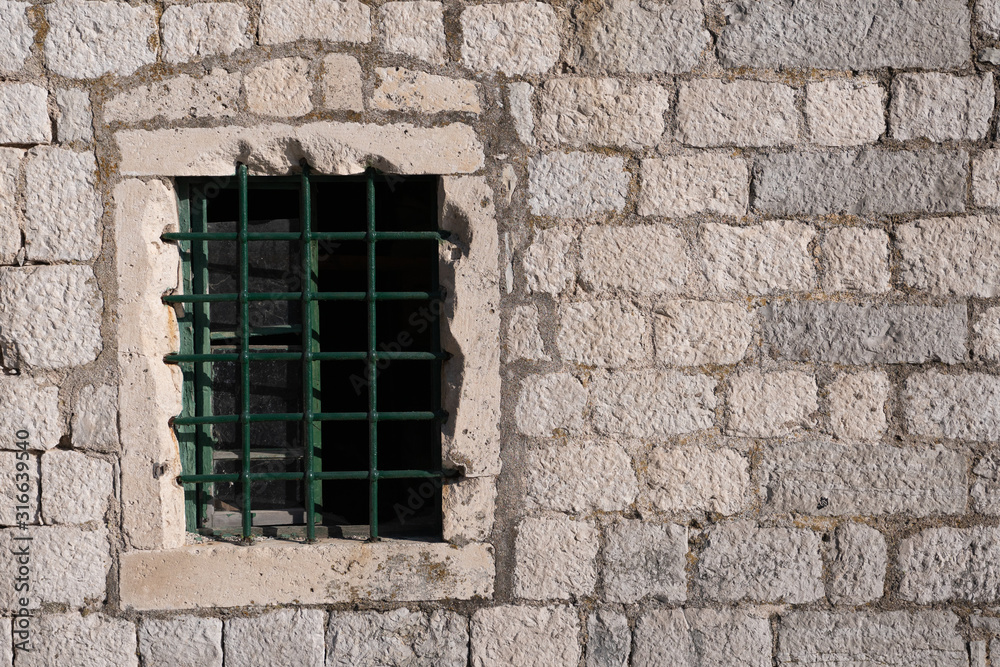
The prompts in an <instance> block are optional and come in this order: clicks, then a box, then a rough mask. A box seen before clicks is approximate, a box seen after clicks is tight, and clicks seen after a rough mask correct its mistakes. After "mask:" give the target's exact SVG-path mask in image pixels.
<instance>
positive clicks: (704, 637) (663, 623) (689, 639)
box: [632, 609, 771, 667]
mask: <svg viewBox="0 0 1000 667" xmlns="http://www.w3.org/2000/svg"><path fill="white" fill-rule="evenodd" d="M632 664H633V665H636V666H638V665H677V666H678V667H728V666H729V665H743V666H745V667H769V665H770V664H771V627H770V624H769V623H768V620H767V619H766V618H754V617H752V616H747V615H745V614H744V613H742V612H739V611H729V610H718V609H684V610H681V609H659V610H652V611H647V612H646V613H644V614H643V615H642V616H640V617H639V620H638V622H637V623H636V627H635V650H634V651H633V654H632Z"/></svg>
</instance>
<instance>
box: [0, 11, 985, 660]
mask: <svg viewBox="0 0 1000 667" xmlns="http://www.w3.org/2000/svg"><path fill="white" fill-rule="evenodd" d="M997 65H1000V1H997V0H977V1H973V2H969V3H963V2H959V1H958V0H919V1H916V0H870V1H869V2H854V1H850V0H823V1H822V2H794V3H793V2H791V1H790V0H753V1H749V0H748V1H746V2H739V3H721V2H715V0H704V2H701V1H699V0H670V1H668V2H664V3H658V2H645V1H643V2H638V1H636V0H604V1H596V2H576V1H574V0H568V1H566V2H557V3H552V4H544V3H533V2H510V3H504V4H473V3H465V2H458V1H456V0H448V1H447V2H435V1H429V0H417V1H388V2H386V1H382V0H374V1H373V2H371V3H370V4H366V3H362V2H359V1H358V0H247V1H246V2H187V1H181V2H176V1H173V0H168V1H166V2H145V1H142V0H136V1H135V2H132V3H126V2H104V1H99V0H53V1H49V0H46V1H44V2H42V1H39V2H9V1H6V0H2V1H0V354H2V366H3V370H4V374H3V375H2V376H0V450H2V451H0V526H3V528H0V552H2V553H4V554H10V555H6V556H3V557H0V614H2V615H3V618H2V620H0V667H3V666H4V665H11V664H12V663H13V664H15V665H17V666H18V667H26V666H31V665H40V666H41V665H63V664H66V665H85V666H100V665H109V666H111V665H113V666H116V667H117V666H129V665H132V666H138V665H140V664H141V665H144V666H145V667H156V666H159V665H176V664H184V665H198V666H206V667H207V666H215V667H219V666H221V665H222V664H223V661H224V662H225V665H226V666H227V667H244V666H251V665H268V666H270V665H281V664H288V665H292V664H295V665H305V666H309V667H312V666H318V665H330V666H332V665H344V666H361V665H435V666H437V665H443V666H451V665H455V666H460V665H467V664H472V665H475V666H476V667H499V666H501V665H518V666H531V665H539V666H543V665H544V666H546V667H555V666H563V665H565V666H584V665H585V666H586V667H605V666H607V667H610V666H622V665H633V666H636V667H638V666H646V665H686V666H691V667H695V666H697V667H716V666H720V667H721V666H723V665H734V664H739V665H749V666H752V667H758V666H760V667H765V666H770V665H784V664H798V665H821V664H822V665H827V664H842V665H847V664H852V665H853V664H879V665H891V666H896V667H903V666H908V665H937V666H941V667H952V666H958V665H964V666H966V667H987V665H989V664H1000V448H998V443H1000V211H998V209H1000V150H998V149H995V148H994V139H995V137H996V133H997V131H998V127H997V114H996V111H995V109H996V88H997V81H996V80H995V76H994V72H995V71H996V69H997ZM299 159H306V160H307V161H308V162H309V163H310V164H311V165H312V166H313V167H314V168H316V170H317V171H319V172H322V173H356V172H357V171H359V170H360V169H362V168H363V167H364V166H365V165H366V164H376V165H377V166H379V167H380V168H382V169H384V170H386V171H389V172H394V173H401V174H405V173H436V174H443V175H449V178H454V175H456V174H457V175H462V177H461V178H464V179H468V180H461V179H459V180H456V181H450V182H451V183H453V184H457V185H454V188H455V190H456V191H457V192H458V195H457V197H458V199H457V200H456V201H459V202H464V203H459V204H457V206H458V211H459V213H460V214H458V215H454V216H453V217H454V218H455V220H453V221H452V223H453V224H456V225H458V226H459V227H462V229H463V230H464V231H461V232H460V233H458V236H460V237H461V236H462V234H466V233H468V234H472V235H473V236H472V237H470V238H471V240H470V238H465V237H463V243H464V242H466V241H467V242H468V244H467V245H465V246H461V247H456V249H455V253H456V254H455V256H456V257H460V256H463V253H466V251H468V249H469V248H471V247H473V246H474V247H475V248H477V250H476V253H478V256H479V257H480V258H482V257H484V256H486V259H487V260H488V261H484V260H482V259H478V260H476V262H473V263H466V264H465V265H462V264H458V265H457V266H458V268H456V269H455V270H454V271H455V274H456V278H455V279H456V281H458V282H461V281H465V283H462V284H473V283H476V284H479V285H480V287H481V288H482V290H483V291H482V293H483V294H487V293H489V294H493V293H494V292H495V293H496V295H497V296H496V298H494V297H492V296H488V297H483V299H485V300H482V299H480V300H477V299H475V298H474V299H472V300H471V302H467V303H466V306H464V307H468V305H469V303H471V304H472V305H473V306H476V307H479V308H480V314H481V315H482V316H481V317H471V318H468V319H467V320H466V322H465V324H464V326H466V327H471V328H469V329H466V330H463V331H464V333H463V335H462V336H457V335H456V336H455V340H453V341H452V344H453V345H454V346H455V347H456V350H452V351H453V352H455V351H459V352H462V354H463V355H464V356H465V359H466V362H468V359H469V358H471V357H469V356H468V355H471V354H472V353H473V351H474V350H480V351H482V350H485V351H487V352H489V351H492V353H490V354H484V355H483V356H482V359H481V365H478V366H476V365H472V366H465V367H463V368H464V375H463V380H462V382H463V385H462V387H463V392H468V397H469V399H468V400H469V401H470V402H467V403H465V405H466V406H467V407H466V408H465V409H464V416H463V415H462V414H460V416H459V419H465V420H469V421H466V422H463V424H466V425H464V426H461V427H460V428H458V429H457V431H453V432H452V433H451V434H450V436H449V437H450V439H449V440H448V443H449V444H448V446H449V447H452V449H451V450H449V455H450V456H453V458H454V459H455V460H460V459H461V460H464V461H466V462H467V465H466V466H465V473H466V475H467V478H468V480H467V481H468V484H465V482H463V484H465V485H464V486H458V487H456V489H457V490H454V491H452V492H451V494H450V495H449V494H446V503H450V504H449V505H448V507H447V508H446V518H448V520H454V521H455V522H456V523H454V525H453V524H447V525H451V526H453V527H452V528H450V529H448V528H446V538H447V541H448V543H446V544H441V545H430V546H426V545H425V546H424V547H419V548H418V547H414V546H412V545H393V544H391V543H387V545H384V546H383V547H377V546H372V547H370V548H369V547H368V546H357V547H356V546H344V545H343V544H330V543H328V544H324V545H320V546H317V547H309V546H308V545H306V546H302V547H301V550H298V551H295V558H299V559H303V558H305V559H307V560H308V559H309V558H312V559H313V561H310V563H311V564H310V565H309V566H308V567H303V568H302V571H298V570H297V571H296V572H295V576H296V577H299V578H293V579H289V580H284V581H283V584H284V588H283V587H282V577H281V576H280V572H279V571H278V570H276V569H274V568H275V565H274V564H275V563H276V562H278V561H281V560H282V559H284V558H286V556H287V558H288V559H290V560H288V561H286V565H287V562H292V561H293V560H294V559H293V557H292V556H289V555H288V554H290V553H291V552H288V551H282V549H284V547H282V546H281V545H275V544H274V543H273V541H271V542H270V544H269V541H268V540H262V541H260V542H259V543H258V544H254V545H249V546H239V547H236V546H232V545H212V544H209V543H205V542H202V543H196V542H197V541H196V540H193V539H189V540H188V542H189V543H190V544H188V545H187V546H185V545H183V536H182V539H181V542H176V540H174V541H172V538H171V537H170V535H172V534H176V531H177V530H178V524H177V516H176V514H171V511H172V510H170V507H171V505H170V502H171V498H175V497H176V491H177V487H176V484H174V483H173V480H172V477H171V475H172V474H176V472H177V471H176V467H175V463H176V458H177V457H176V451H175V449H173V450H172V449H171V447H175V445H173V441H172V440H171V438H170V436H169V423H168V418H169V416H170V415H171V414H175V413H176V404H175V403H174V402H171V401H172V397H173V394H172V393H171V392H173V391H175V390H176V374H175V373H172V372H171V371H170V369H169V368H167V367H166V366H164V365H163V364H162V363H160V362H159V361H158V359H159V358H160V357H162V354H163V353H164V351H170V350H171V349H173V348H174V347H175V346H176V332H175V330H174V320H173V319H172V315H171V313H172V311H171V310H170V309H167V308H166V307H162V306H161V305H160V304H159V303H158V295H160V294H162V293H164V292H166V291H170V290H171V289H174V288H175V287H176V254H175V249H174V248H173V246H171V245H170V244H167V243H163V242H160V241H159V234H160V233H161V232H162V231H163V230H164V229H165V228H168V227H169V226H170V225H171V224H174V220H173V218H172V216H174V215H175V213H173V212H172V210H171V209H170V202H171V199H170V195H171V193H172V190H171V188H172V182H173V180H172V179H173V177H175V176H181V175H206V176H214V175H224V174H230V173H232V171H233V168H234V166H235V163H236V161H237V160H241V161H243V162H246V163H247V164H248V165H249V166H250V169H251V170H252V172H253V173H260V174H267V173H291V172H293V171H294V170H295V169H297V168H298V164H299V162H298V161H299ZM449 196H451V195H450V194H449ZM157 197H158V198H159V201H160V202H161V203H162V202H163V201H164V200H165V201H166V204H164V205H157V206H158V207H157V206H153V205H149V206H147V204H148V202H149V201H152V200H155V199H156V198H157ZM480 202H481V204H480ZM477 204H478V205H479V208H477ZM463 207H464V208H463ZM480 209H481V210H480ZM477 211H479V212H478V213H477ZM446 215H447V212H446ZM470 220H471V222H470ZM452 223H449V224H452ZM157 225H158V228H157V227H156V226H157ZM473 228H475V229H476V230H477V231H475V232H472V231H470V230H472V229H473ZM475 234H478V236H475ZM483 253H485V255H483ZM494 258H495V261H494ZM171 262H173V264H171ZM463 266H464V268H462V267H463ZM459 291H460V290H459ZM130 294H131V295H134V299H133V298H132V297H130V296H128V295H130ZM137 318H141V319H142V321H144V322H145V323H146V326H143V327H138V328H135V327H133V328H129V327H131V326H132V325H131V324H129V323H130V322H133V321H135V320H136V319H137ZM470 323H472V324H470ZM497 348H499V354H500V358H499V371H497V370H496V368H494V367H493V365H492V362H491V359H492V358H493V357H492V356H491V355H492V354H493V353H496V352H497ZM143 355H146V356H143ZM147 357H148V358H149V359H153V360H154V362H155V363H153V362H150V363H152V365H150V366H148V367H147V366H142V365H141V364H138V361H137V360H139V361H142V360H143V359H146V358H147ZM142 363H146V361H142ZM476 363H480V362H476ZM137 364H138V365H137ZM473 371H474V372H473ZM494 376H496V378H497V383H496V386H499V387H500V389H499V396H498V395H497V393H498V392H497V389H496V387H495V386H494V384H492V380H491V378H493V377H494ZM465 395H466V394H463V396H465ZM164 397H166V398H164ZM463 400H465V399H463ZM477 401H478V402H477ZM494 404H495V405H496V407H494ZM468 406H479V407H478V408H473V407H468ZM120 415H121V417H120ZM132 415H142V416H144V417H146V418H148V419H149V420H151V421H150V422H149V424H152V431H150V429H149V428H148V424H147V422H139V421H136V420H134V419H133V417H132ZM497 415H499V416H497ZM126 416H127V417H126ZM453 426H454V423H453V424H452V427H453ZM497 428H498V429H499V439H498V440H497V439H496V438H492V436H488V437H485V438H484V439H482V440H481V441H476V442H472V443H471V444H470V443H469V442H466V443H464V444H463V443H461V442H459V441H460V440H461V437H462V434H465V435H468V434H469V430H470V429H471V430H472V431H473V432H474V433H475V434H476V435H478V434H480V433H492V432H493V431H495V430H496V429H497ZM476 429H482V430H476ZM20 430H24V431H27V432H28V438H27V439H24V438H23V436H18V435H17V433H18V431H20ZM144 438H145V439H146V440H147V441H148V442H149V443H152V444H151V445H150V450H149V451H147V450H141V451H139V450H137V449H136V443H137V442H138V441H140V440H142V439H144ZM491 438H492V439H491ZM469 439H470V440H475V438H469ZM19 442H26V443H27V444H26V445H23V446H22V445H19V444H18V443H19ZM157 448H160V449H157ZM22 449H23V450H25V451H26V452H27V454H25V451H21V450H22ZM150 452H152V453H150ZM470 452H471V453H470ZM498 456H499V458H497V457H498ZM463 457H465V458H463ZM477 457H478V458H477ZM498 472H499V474H498ZM19 473H20V474H22V475H25V476H26V478H27V484H28V488H29V489H30V491H29V492H28V499H27V502H24V501H21V500H18V499H17V498H18V496H19V495H20V491H19V490H18V489H17V487H16V485H17V484H19V483H21V482H20V481H15V480H16V478H15V475H16V474H19ZM19 479H20V480H23V479H25V478H24V477H22V478H19ZM171 494H173V495H171ZM494 498H495V502H494ZM18 504H21V505H26V508H23V509H21V510H16V509H15V506H16V505H18ZM18 511H20V512H21V515H20V516H19V515H18V513H17V512H18ZM19 523H23V524H25V525H24V526H23V527H19V526H18V524H19ZM456 526H457V527H456ZM171 531H175V532H174V533H172V532H171ZM449 531H450V532H449ZM25 535H28V536H30V537H31V538H32V540H31V559H30V560H31V563H30V571H31V596H30V604H29V605H28V606H29V607H30V608H31V610H30V613H31V614H32V617H31V620H30V628H31V630H30V632H31V634H30V646H31V648H32V649H33V650H31V651H28V650H23V649H17V650H14V648H13V646H14V644H15V643H19V642H22V641H24V638H23V637H22V636H19V635H18V634H17V630H18V629H19V628H21V627H23V625H24V621H23V618H21V617H18V616H17V614H18V613H20V612H19V610H20V608H21V606H22V603H21V602H20V595H19V592H18V589H17V588H16V585H17V579H16V574H17V566H18V565H17V562H16V558H15V556H14V555H13V554H14V552H15V551H16V550H17V549H18V548H20V545H21V544H22V541H18V539H17V538H18V537H23V536H25ZM296 548H298V547H296ZM309 549H314V550H313V551H309ZM378 549H381V551H379V550H378ZM408 549H409V550H408ZM234 554H235V555H234ZM316 554H321V556H317V555H316ZM316 559H320V560H321V561H322V562H319V563H318V565H317V560H316ZM294 562H295V563H299V562H305V561H297V560H296V561H294ZM164 563H166V564H167V565H168V566H169V567H173V568H174V569H173V570H172V576H173V577H174V579H169V578H161V575H162V573H163V571H164V569H163V568H164V567H167V566H165V565H164ZM234 563H236V564H241V565H239V567H244V566H245V568H246V569H238V568H237V569H234V568H236V565H234ZM309 567H313V568H314V570H315V579H314V580H315V581H317V582H322V587H321V588H316V587H312V588H310V587H309V586H310V584H309V583H308V582H309V581H310V580H309V577H310V576H313V575H312V574H311V571H310V570H309ZM183 568H189V569H188V570H184V569H183ZM212 568H215V569H212ZM254 568H256V569H254ZM195 569H197V571H198V572H200V573H202V576H201V578H200V579H198V583H197V586H198V587H199V589H198V590H196V591H194V593H192V591H190V590H188V591H181V592H178V588H177V586H178V585H180V583H179V582H181V580H182V579H184V578H185V577H184V576H183V575H184V572H187V571H193V570H195ZM246 572H253V576H254V577H258V576H259V577H261V578H260V579H259V581H267V582H271V583H269V584H268V585H266V586H260V587H259V589H255V587H254V584H253V583H252V582H253V581H258V579H248V578H247V577H249V575H247V574H246ZM178 573H180V574H178ZM401 573H402V574H401ZM192 580H193V579H192ZM237 580H238V581H239V582H240V585H239V586H235V587H234V586H233V585H232V584H233V582H234V581H237ZM299 581H301V582H302V583H301V585H300V584H299V583H298V582H299ZM273 582H277V583H273ZM296 586H299V588H296ZM278 589H281V590H278ZM307 589H308V590H307ZM234 590H236V592H233V591H234ZM300 592H301V594H300ZM281 596H284V597H281ZM12 617H13V620H12ZM12 628H13V630H14V632H13V633H12ZM991 654H992V656H991ZM991 660H992V662H991Z"/></svg>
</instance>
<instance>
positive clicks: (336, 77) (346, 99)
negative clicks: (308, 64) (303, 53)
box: [319, 53, 364, 111]
mask: <svg viewBox="0 0 1000 667" xmlns="http://www.w3.org/2000/svg"><path fill="white" fill-rule="evenodd" d="M319 86H320V92H321V93H322V97H323V101H322V105H323V107H324V108H326V109H346V110H348V111H363V110H364V102H363V100H362V96H361V65H359V64H358V60H357V58H355V57H353V56H348V55H344V54H342V53H331V54H330V55H328V56H326V57H325V58H323V62H322V64H321V66H320V81H319Z"/></svg>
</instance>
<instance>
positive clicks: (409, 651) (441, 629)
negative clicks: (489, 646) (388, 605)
mask: <svg viewBox="0 0 1000 667" xmlns="http://www.w3.org/2000/svg"><path fill="white" fill-rule="evenodd" d="M328 637H329V639H328V642H327V650H326V665H327V666H328V667H384V666H388V665H398V666H400V667H402V666H403V665H413V666H414V667H417V666H426V667H432V666H433V667H436V666H438V665H440V666H441V667H465V665H466V664H467V663H468V653H469V622H468V620H467V619H466V618H465V617H463V616H460V615H458V614H456V613H454V612H451V611H444V610H436V611H434V612H432V613H429V614H428V613H425V612H421V611H411V610H409V609H406V608H403V609H395V610H393V611H390V612H385V613H379V612H374V611H372V612H360V613H352V612H333V613H331V614H330V623H329V626H328Z"/></svg>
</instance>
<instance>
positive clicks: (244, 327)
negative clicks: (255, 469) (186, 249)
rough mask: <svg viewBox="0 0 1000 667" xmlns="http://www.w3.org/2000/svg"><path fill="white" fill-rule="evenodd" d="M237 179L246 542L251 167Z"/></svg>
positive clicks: (247, 531)
mask: <svg viewBox="0 0 1000 667" xmlns="http://www.w3.org/2000/svg"><path fill="white" fill-rule="evenodd" d="M236 179H237V181H238V183H239V215H240V220H239V225H240V227H239V230H240V231H239V234H240V237H239V258H240V278H239V290H240V293H239V328H240V342H241V346H240V347H241V354H240V356H241V359H240V438H241V440H240V444H241V445H242V446H243V460H242V462H241V466H240V473H241V474H240V477H241V479H242V486H241V490H242V491H243V507H242V515H243V539H245V540H246V539H249V538H250V529H251V527H252V523H253V515H252V514H251V513H250V511H251V510H250V495H251V494H250V420H249V416H250V300H249V299H248V295H249V293H250V253H249V249H248V247H247V245H248V242H247V236H248V234H249V233H250V232H249V226H250V213H249V210H248V209H249V202H248V197H249V195H248V192H247V167H246V165H245V164H241V165H239V166H238V167H237V168H236Z"/></svg>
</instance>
